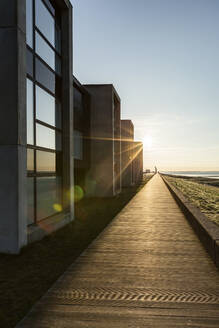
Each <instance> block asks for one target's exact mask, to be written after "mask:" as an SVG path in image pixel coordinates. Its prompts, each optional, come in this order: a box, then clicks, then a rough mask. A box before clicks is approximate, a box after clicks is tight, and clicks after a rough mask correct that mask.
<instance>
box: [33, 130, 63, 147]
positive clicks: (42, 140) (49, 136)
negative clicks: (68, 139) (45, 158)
mask: <svg viewBox="0 0 219 328" xmlns="http://www.w3.org/2000/svg"><path fill="white" fill-rule="evenodd" d="M36 145H37V146H39V147H44V148H49V149H54V150H61V134H60V133H59V132H57V131H55V130H52V129H49V128H47V127H46V126H43V125H41V124H36Z"/></svg>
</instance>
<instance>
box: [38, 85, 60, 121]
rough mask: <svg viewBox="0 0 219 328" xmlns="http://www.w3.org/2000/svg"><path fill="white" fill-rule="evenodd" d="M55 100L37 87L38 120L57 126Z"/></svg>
mask: <svg viewBox="0 0 219 328" xmlns="http://www.w3.org/2000/svg"><path fill="white" fill-rule="evenodd" d="M55 112H56V104H55V98H54V97H53V96H51V95H50V94H49V93H48V92H46V91H44V90H43V89H42V88H40V87H38V86H36V118H37V119H38V120H40V121H43V122H45V123H48V124H50V125H52V126H55Z"/></svg>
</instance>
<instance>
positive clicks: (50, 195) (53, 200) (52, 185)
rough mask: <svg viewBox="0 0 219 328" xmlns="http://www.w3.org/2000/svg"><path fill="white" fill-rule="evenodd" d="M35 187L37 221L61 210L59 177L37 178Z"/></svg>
mask: <svg viewBox="0 0 219 328" xmlns="http://www.w3.org/2000/svg"><path fill="white" fill-rule="evenodd" d="M36 185H37V221H39V220H42V219H43V218H45V217H48V216H51V215H53V214H55V213H57V209H61V206H62V205H61V204H62V199H61V198H62V196H61V195H62V193H61V179H60V178H59V177H38V178H37V181H36Z"/></svg>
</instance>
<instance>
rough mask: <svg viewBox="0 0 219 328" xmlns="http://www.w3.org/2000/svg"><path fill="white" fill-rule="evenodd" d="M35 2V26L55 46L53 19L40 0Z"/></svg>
mask: <svg viewBox="0 0 219 328" xmlns="http://www.w3.org/2000/svg"><path fill="white" fill-rule="evenodd" d="M35 1H36V2H35V3H36V7H35V10H36V26H37V27H38V28H39V30H40V31H41V32H42V33H43V35H45V37H46V38H47V40H48V41H49V42H50V43H51V45H52V46H53V47H55V20H54V17H53V16H52V15H51V14H50V12H49V11H48V9H47V8H46V6H45V5H44V3H43V1H42V0H35Z"/></svg>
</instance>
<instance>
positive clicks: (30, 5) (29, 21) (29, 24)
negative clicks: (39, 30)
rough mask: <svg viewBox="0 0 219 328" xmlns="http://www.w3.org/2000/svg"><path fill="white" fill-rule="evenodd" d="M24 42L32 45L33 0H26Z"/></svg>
mask: <svg viewBox="0 0 219 328" xmlns="http://www.w3.org/2000/svg"><path fill="white" fill-rule="evenodd" d="M26 31H27V33H26V42H27V44H28V46H30V47H31V48H32V47H33V1H32V0H26Z"/></svg>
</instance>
